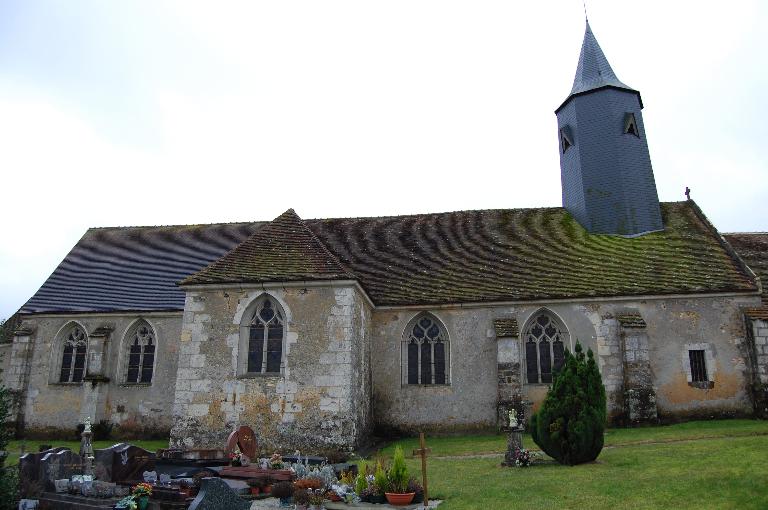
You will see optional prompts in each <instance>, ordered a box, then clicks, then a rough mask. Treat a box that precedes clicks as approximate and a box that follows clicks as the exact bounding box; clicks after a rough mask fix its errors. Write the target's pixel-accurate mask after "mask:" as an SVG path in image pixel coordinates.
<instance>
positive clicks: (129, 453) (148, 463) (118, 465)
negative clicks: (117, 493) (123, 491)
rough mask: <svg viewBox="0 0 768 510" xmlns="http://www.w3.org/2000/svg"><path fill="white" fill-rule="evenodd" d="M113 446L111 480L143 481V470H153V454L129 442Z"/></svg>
mask: <svg viewBox="0 0 768 510" xmlns="http://www.w3.org/2000/svg"><path fill="white" fill-rule="evenodd" d="M117 446H118V445H115V446H114V447H113V448H115V450H114V454H113V457H112V480H110V481H112V482H135V481H143V479H144V478H143V476H142V474H143V473H144V471H154V470H155V454H154V453H152V452H150V451H147V450H145V449H144V448H139V447H138V446H134V445H131V444H126V445H123V446H121V447H119V448H117Z"/></svg>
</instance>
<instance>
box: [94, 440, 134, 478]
mask: <svg viewBox="0 0 768 510" xmlns="http://www.w3.org/2000/svg"><path fill="white" fill-rule="evenodd" d="M126 446H129V445H127V444H126V443H117V444H114V445H112V446H110V447H109V448H102V449H99V450H94V452H93V457H94V461H93V475H94V477H95V478H96V479H97V480H103V481H106V482H114V481H115V480H114V479H113V478H112V466H113V464H114V461H115V456H116V455H117V456H118V458H119V454H118V453H117V452H118V451H119V450H122V449H123V448H125V447H126Z"/></svg>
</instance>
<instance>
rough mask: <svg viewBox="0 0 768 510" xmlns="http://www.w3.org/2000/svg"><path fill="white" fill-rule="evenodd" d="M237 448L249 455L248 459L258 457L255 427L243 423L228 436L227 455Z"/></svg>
mask: <svg viewBox="0 0 768 510" xmlns="http://www.w3.org/2000/svg"><path fill="white" fill-rule="evenodd" d="M235 449H238V450H240V452H241V453H242V454H243V455H245V456H246V457H248V460H253V459H255V458H256V434H254V433H253V429H252V428H251V427H249V426H247V425H242V426H240V427H238V428H237V429H236V430H233V431H232V433H231V434H230V435H229V437H228V438H227V448H226V452H227V457H229V454H230V453H233V452H234V451H235Z"/></svg>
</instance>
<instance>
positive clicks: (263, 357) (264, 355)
mask: <svg viewBox="0 0 768 510" xmlns="http://www.w3.org/2000/svg"><path fill="white" fill-rule="evenodd" d="M261 345H262V346H263V347H262V349H261V373H262V374H264V373H266V372H267V354H268V353H267V346H268V345H269V324H264V339H263V341H262V344H261Z"/></svg>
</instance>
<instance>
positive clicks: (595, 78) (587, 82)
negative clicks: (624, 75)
mask: <svg viewBox="0 0 768 510" xmlns="http://www.w3.org/2000/svg"><path fill="white" fill-rule="evenodd" d="M605 87H614V88H618V89H623V90H627V91H629V92H634V93H635V94H637V95H638V97H640V92H638V91H637V90H635V89H633V88H632V87H630V86H628V85H625V84H624V83H623V82H622V81H621V80H619V78H618V77H617V76H616V73H614V72H613V68H611V64H610V63H608V59H607V58H606V56H605V53H603V50H602V49H601V48H600V45H599V44H598V43H597V39H596V38H595V35H594V34H593V33H592V29H591V28H590V26H589V22H587V27H586V30H585V31H584V41H583V42H582V43H581V53H580V54H579V63H578V64H577V65H576V76H575V77H574V79H573V87H571V93H570V94H569V95H568V97H567V98H566V100H565V101H563V104H561V105H560V107H559V108H558V110H559V109H560V108H562V107H563V106H565V104H566V103H567V102H568V101H569V100H570V99H571V98H572V97H573V96H577V95H579V94H584V93H586V92H589V91H592V90H597V89H602V88H605ZM642 104H643V101H642V99H641V100H640V106H641V107H642Z"/></svg>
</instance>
